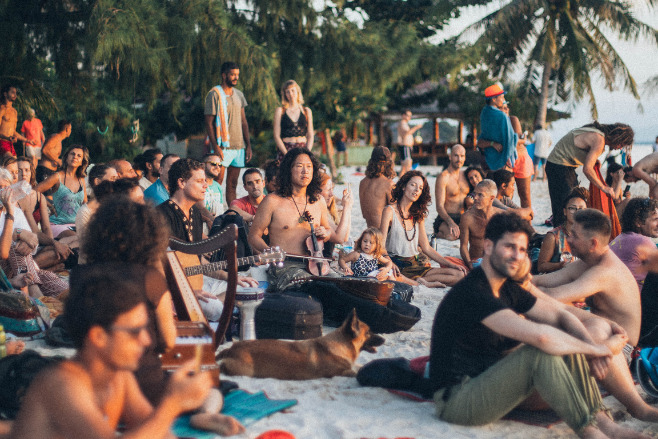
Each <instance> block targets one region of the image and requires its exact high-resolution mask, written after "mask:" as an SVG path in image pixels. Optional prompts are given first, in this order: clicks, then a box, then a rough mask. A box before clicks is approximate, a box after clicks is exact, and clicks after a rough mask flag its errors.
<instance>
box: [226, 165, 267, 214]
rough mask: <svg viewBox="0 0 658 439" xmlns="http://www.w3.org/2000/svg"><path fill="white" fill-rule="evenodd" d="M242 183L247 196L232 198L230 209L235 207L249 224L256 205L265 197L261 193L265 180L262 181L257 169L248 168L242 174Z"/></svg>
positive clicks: (256, 207) (256, 208)
mask: <svg viewBox="0 0 658 439" xmlns="http://www.w3.org/2000/svg"><path fill="white" fill-rule="evenodd" d="M242 184H243V185H244V188H245V190H246V191H247V196H246V197H242V198H238V199H236V200H233V202H232V203H231V209H235V211H236V212H238V213H239V214H240V216H242V218H243V219H244V221H245V222H246V223H248V224H251V223H252V222H253V221H254V217H255V216H256V211H257V210H258V206H259V205H260V203H261V201H263V199H264V198H265V194H263V188H264V187H265V182H263V175H262V174H261V173H260V171H259V170H258V169H256V168H249V169H247V170H246V171H244V174H242Z"/></svg>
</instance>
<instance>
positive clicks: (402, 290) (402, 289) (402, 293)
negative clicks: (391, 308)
mask: <svg viewBox="0 0 658 439" xmlns="http://www.w3.org/2000/svg"><path fill="white" fill-rule="evenodd" d="M393 284H394V285H393V292H392V293H391V298H393V299H397V300H401V301H403V302H407V303H411V299H413V298H414V287H412V286H411V285H409V284H405V283H404V282H398V281H393Z"/></svg>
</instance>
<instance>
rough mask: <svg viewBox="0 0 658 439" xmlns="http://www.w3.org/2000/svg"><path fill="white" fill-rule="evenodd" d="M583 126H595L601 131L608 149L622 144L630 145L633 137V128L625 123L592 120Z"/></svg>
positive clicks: (619, 146) (616, 147)
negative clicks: (605, 122)
mask: <svg viewBox="0 0 658 439" xmlns="http://www.w3.org/2000/svg"><path fill="white" fill-rule="evenodd" d="M585 127H588V128H596V129H597V130H599V131H601V132H602V133H603V135H604V136H605V144H606V145H608V146H609V147H610V149H620V148H623V147H624V146H628V145H632V144H633V139H634V137H635V133H634V132H633V128H631V127H630V125H626V124H625V123H611V124H601V123H598V122H597V121H594V122H592V123H590V124H587V125H585V126H583V128H585Z"/></svg>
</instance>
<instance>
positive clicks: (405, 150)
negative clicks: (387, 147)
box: [400, 145, 411, 161]
mask: <svg viewBox="0 0 658 439" xmlns="http://www.w3.org/2000/svg"><path fill="white" fill-rule="evenodd" d="M405 160H411V146H404V145H400V161H405Z"/></svg>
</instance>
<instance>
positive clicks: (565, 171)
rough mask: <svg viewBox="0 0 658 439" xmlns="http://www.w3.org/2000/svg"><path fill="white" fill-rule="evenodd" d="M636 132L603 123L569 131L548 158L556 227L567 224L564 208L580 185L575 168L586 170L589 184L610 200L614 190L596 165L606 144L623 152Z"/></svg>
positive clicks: (549, 184)
mask: <svg viewBox="0 0 658 439" xmlns="http://www.w3.org/2000/svg"><path fill="white" fill-rule="evenodd" d="M633 137H634V133H633V129H632V128H631V127H630V126H628V125H626V124H623V123H614V124H600V123H598V122H593V123H590V124H587V125H585V126H583V127H580V128H576V129H574V130H571V131H569V132H568V133H567V134H566V135H565V136H564V137H562V139H560V141H559V142H558V143H557V144H556V145H555V148H553V151H551V153H550V154H549V155H548V158H547V159H546V162H547V163H546V176H547V177H548V193H549V195H550V196H551V209H552V210H553V224H555V225H558V224H562V223H563V222H564V213H563V209H562V208H563V207H564V202H565V198H566V197H567V195H568V194H569V193H570V192H571V189H573V188H574V187H576V186H578V176H577V175H576V168H579V167H581V166H582V167H583V173H584V174H585V177H587V179H588V180H589V181H590V183H591V184H592V185H594V186H596V187H597V188H599V190H600V191H601V192H603V193H605V194H608V195H609V196H610V197H614V196H615V193H614V190H613V189H612V188H611V187H610V186H608V185H606V184H605V182H604V181H603V179H602V178H600V177H599V176H598V175H597V170H595V169H594V168H595V165H596V163H597V159H598V158H599V156H600V155H601V154H602V153H603V150H604V148H605V145H608V147H609V148H610V149H620V148H623V147H624V146H629V145H632V144H633Z"/></svg>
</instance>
